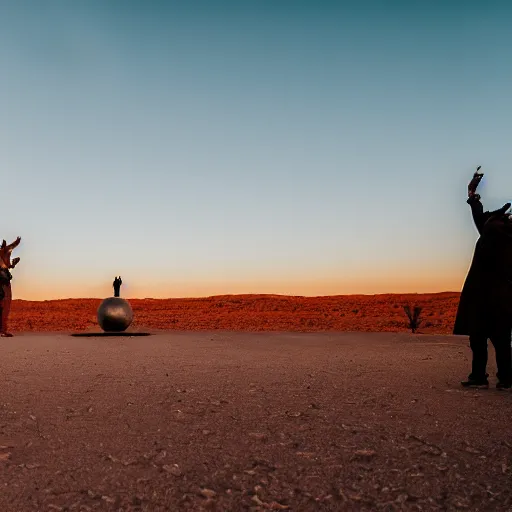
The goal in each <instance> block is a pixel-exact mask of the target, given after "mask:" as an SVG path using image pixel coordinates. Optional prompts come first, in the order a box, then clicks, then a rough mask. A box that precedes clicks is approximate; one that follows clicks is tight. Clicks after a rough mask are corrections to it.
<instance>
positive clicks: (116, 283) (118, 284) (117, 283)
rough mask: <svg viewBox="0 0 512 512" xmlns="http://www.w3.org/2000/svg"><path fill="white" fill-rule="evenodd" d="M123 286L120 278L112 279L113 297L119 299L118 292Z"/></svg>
mask: <svg viewBox="0 0 512 512" xmlns="http://www.w3.org/2000/svg"><path fill="white" fill-rule="evenodd" d="M122 284H123V281H122V280H121V276H119V277H117V276H116V278H115V279H114V283H113V285H114V297H119V292H120V291H121V285H122Z"/></svg>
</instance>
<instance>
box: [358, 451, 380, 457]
mask: <svg viewBox="0 0 512 512" xmlns="http://www.w3.org/2000/svg"><path fill="white" fill-rule="evenodd" d="M354 455H355V456H356V457H374V456H375V455H377V452H375V451H374V450H357V451H356V452H355V454H354Z"/></svg>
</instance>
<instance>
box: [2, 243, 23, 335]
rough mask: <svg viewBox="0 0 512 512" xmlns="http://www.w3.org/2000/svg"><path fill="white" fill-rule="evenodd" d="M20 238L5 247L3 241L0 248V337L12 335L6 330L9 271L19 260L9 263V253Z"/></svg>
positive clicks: (10, 298) (9, 285) (9, 289)
mask: <svg viewBox="0 0 512 512" xmlns="http://www.w3.org/2000/svg"><path fill="white" fill-rule="evenodd" d="M20 242H21V238H20V237H18V238H16V240H15V241H14V242H12V243H11V244H9V245H7V242H6V241H5V240H3V242H2V245H1V247H0V336H1V337H11V336H12V334H11V333H10V332H9V331H8V330H7V320H8V318H9V312H10V310H11V301H12V290H11V279H12V274H11V273H10V272H9V269H12V268H14V267H15V266H16V265H17V264H18V263H19V261H20V259H19V258H14V259H13V260H12V262H11V253H12V251H13V249H15V248H16V247H18V245H19V244H20Z"/></svg>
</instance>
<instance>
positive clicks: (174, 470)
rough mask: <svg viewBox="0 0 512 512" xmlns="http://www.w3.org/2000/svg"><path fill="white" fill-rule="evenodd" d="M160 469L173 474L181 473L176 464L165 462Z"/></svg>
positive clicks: (179, 474)
mask: <svg viewBox="0 0 512 512" xmlns="http://www.w3.org/2000/svg"><path fill="white" fill-rule="evenodd" d="M162 469H163V470H164V471H165V472H167V473H170V474H171V475H173V476H181V475H182V472H181V469H180V468H179V466H178V464H165V466H162Z"/></svg>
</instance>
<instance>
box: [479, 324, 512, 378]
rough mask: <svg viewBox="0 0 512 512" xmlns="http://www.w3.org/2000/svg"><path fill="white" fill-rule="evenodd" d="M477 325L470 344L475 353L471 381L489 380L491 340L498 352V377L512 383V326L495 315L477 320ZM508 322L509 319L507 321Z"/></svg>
mask: <svg viewBox="0 0 512 512" xmlns="http://www.w3.org/2000/svg"><path fill="white" fill-rule="evenodd" d="M475 320H478V321H477V322H476V321H475V325H474V326H473V327H472V328H471V331H470V335H469V344H470V347H471V350H472V351H473V363H472V368H471V375H470V376H469V378H470V379H474V380H478V381H480V380H485V379H487V373H486V368H487V340H489V339H490V340H491V343H492V344H493V345H494V351H495V352H496V366H497V367H498V373H497V374H496V376H497V377H498V380H499V381H500V382H504V383H512V350H511V347H510V342H511V335H512V326H511V325H510V322H508V321H507V322H504V321H502V320H501V319H499V318H496V316H495V315H489V316H487V318H479V319H475ZM507 320H508V319H507Z"/></svg>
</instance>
